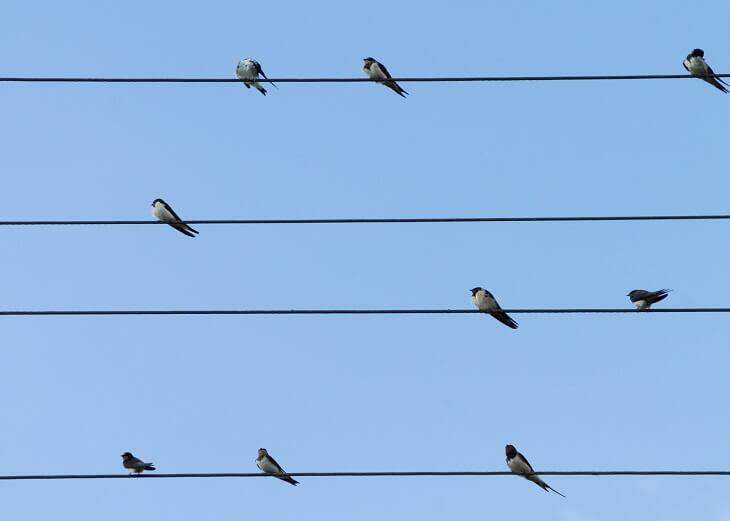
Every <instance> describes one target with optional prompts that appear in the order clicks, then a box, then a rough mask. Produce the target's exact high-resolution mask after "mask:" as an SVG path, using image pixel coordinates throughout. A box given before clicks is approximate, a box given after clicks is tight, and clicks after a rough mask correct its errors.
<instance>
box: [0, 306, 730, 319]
mask: <svg viewBox="0 0 730 521" xmlns="http://www.w3.org/2000/svg"><path fill="white" fill-rule="evenodd" d="M503 311H504V312H505V313H512V314H517V315H519V314H579V313H580V314H582V313H593V314H595V313H611V314H616V313H640V314H646V313H729V312H730V307H726V308H722V307H721V308H710V307H704V308H657V309H647V310H637V309H633V308H554V309H505V310H503ZM468 313H484V312H483V311H479V310H477V309H149V310H134V309H120V310H39V311H28V310H24V311H0V316H15V317H18V316H114V315H443V314H452V315H454V314H468Z"/></svg>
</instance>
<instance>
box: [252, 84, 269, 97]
mask: <svg viewBox="0 0 730 521" xmlns="http://www.w3.org/2000/svg"><path fill="white" fill-rule="evenodd" d="M253 86H254V87H256V90H257V91H259V92H260V93H261V94H263V95H264V96H266V89H265V88H263V87H262V86H261V85H259V84H258V83H254V84H253Z"/></svg>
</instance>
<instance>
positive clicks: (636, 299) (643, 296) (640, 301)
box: [626, 289, 672, 310]
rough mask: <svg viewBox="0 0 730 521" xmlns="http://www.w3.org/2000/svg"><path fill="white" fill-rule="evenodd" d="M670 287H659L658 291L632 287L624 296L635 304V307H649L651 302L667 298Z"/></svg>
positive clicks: (641, 308)
mask: <svg viewBox="0 0 730 521" xmlns="http://www.w3.org/2000/svg"><path fill="white" fill-rule="evenodd" d="M670 291H672V290H671V289H660V290H659V291H646V290H645V289H633V290H631V291H629V292H628V293H627V294H626V296H627V297H629V299H630V300H631V302H633V304H634V305H635V306H636V309H640V310H644V309H649V308H651V305H652V304H656V303H657V302H659V301H660V300H664V299H665V298H667V295H668V294H669V292H670Z"/></svg>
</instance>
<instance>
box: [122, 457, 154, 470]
mask: <svg viewBox="0 0 730 521" xmlns="http://www.w3.org/2000/svg"><path fill="white" fill-rule="evenodd" d="M122 466H123V467H124V468H125V469H127V470H129V473H130V474H132V473H135V474H142V472H144V471H145V470H157V469H156V468H155V466H154V465H153V464H152V463H145V462H144V461H142V460H141V459H139V458H135V457H134V455H133V454H132V453H131V452H125V453H124V454H122Z"/></svg>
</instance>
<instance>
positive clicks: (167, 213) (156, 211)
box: [152, 199, 198, 237]
mask: <svg viewBox="0 0 730 521" xmlns="http://www.w3.org/2000/svg"><path fill="white" fill-rule="evenodd" d="M152 215H154V216H155V217H157V218H158V219H159V220H160V221H162V222H163V223H167V224H169V225H170V226H172V227H173V228H175V229H176V230H177V231H179V232H180V233H184V234H185V235H187V236H188V237H195V235H196V234H197V233H198V230H194V229H193V228H192V227H190V226H189V225H187V224H185V223H184V222H182V219H180V217H178V215H177V214H176V213H175V210H173V209H172V206H170V205H169V204H167V203H166V202H165V201H163V200H162V199H155V200H154V201H152Z"/></svg>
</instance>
